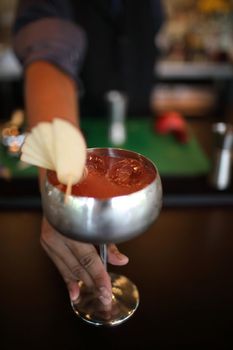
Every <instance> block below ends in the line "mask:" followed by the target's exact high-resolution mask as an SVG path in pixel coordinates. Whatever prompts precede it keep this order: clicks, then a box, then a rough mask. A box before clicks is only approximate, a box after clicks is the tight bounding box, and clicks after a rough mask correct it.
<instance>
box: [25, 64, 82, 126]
mask: <svg viewBox="0 0 233 350" xmlns="http://www.w3.org/2000/svg"><path fill="white" fill-rule="evenodd" d="M25 104H26V113H27V122H28V125H29V127H30V128H31V127H33V126H35V125H36V124H38V123H39V122H41V121H51V120H52V119H53V118H55V117H57V118H64V119H66V120H69V121H70V122H71V123H73V124H76V125H77V124H78V123H79V112H78V95H77V88H76V84H75V82H74V81H73V80H72V79H71V78H70V77H69V76H68V75H67V74H65V73H63V72H62V71H61V70H60V69H59V68H56V67H55V66H54V65H52V64H50V63H47V62H45V61H37V62H34V63H32V64H30V65H29V66H28V67H27V69H26V72H25Z"/></svg>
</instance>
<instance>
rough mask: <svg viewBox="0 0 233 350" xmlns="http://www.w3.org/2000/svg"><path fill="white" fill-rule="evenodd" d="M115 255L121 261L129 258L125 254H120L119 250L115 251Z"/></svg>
mask: <svg viewBox="0 0 233 350" xmlns="http://www.w3.org/2000/svg"><path fill="white" fill-rule="evenodd" d="M116 257H117V259H119V260H121V261H123V260H126V261H128V260H129V258H128V257H127V256H126V255H124V254H121V253H120V252H117V253H116Z"/></svg>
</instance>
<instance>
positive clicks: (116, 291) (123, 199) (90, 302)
mask: <svg viewBox="0 0 233 350" xmlns="http://www.w3.org/2000/svg"><path fill="white" fill-rule="evenodd" d="M87 152H94V153H95V154H96V155H98V156H110V157H118V158H124V159H125V158H131V159H136V160H139V161H140V162H142V163H143V164H144V165H145V166H146V167H147V168H150V170H152V171H153V172H154V177H153V179H152V182H151V183H149V184H148V185H146V186H145V187H144V188H142V189H141V190H139V191H136V192H133V193H131V194H127V195H123V196H116V197H112V198H108V199H98V198H92V197H83V196H82V197H81V196H74V195H70V196H69V198H68V201H66V203H64V196H65V194H64V192H62V191H61V190H59V189H58V188H57V187H55V186H54V185H52V184H51V183H50V182H49V181H48V179H46V181H45V185H44V188H43V189H42V205H43V209H44V213H45V216H46V217H47V219H48V221H49V223H50V224H51V225H52V226H53V227H54V228H55V229H56V230H57V231H59V232H60V233H61V234H63V235H65V236H66V237H68V238H71V239H74V240H77V241H82V242H87V243H92V244H98V245H99V246H100V255H101V257H102V259H103V260H104V261H103V262H104V264H105V265H106V260H107V256H106V255H107V254H106V245H107V244H108V243H119V242H124V241H127V240H130V239H132V238H134V237H136V236H137V235H139V234H142V233H143V232H145V230H146V229H147V228H148V227H149V226H150V225H151V224H152V223H153V222H154V221H155V220H156V218H157V217H158V215H159V213H160V210H161V206H162V186H161V180H160V176H159V173H158V170H157V169H156V167H155V165H154V164H153V163H152V162H151V161H150V160H149V159H147V158H145V157H144V156H142V155H140V154H138V153H136V152H133V151H129V150H123V149H117V148H92V149H88V150H87ZM110 276H111V279H112V286H113V302H112V308H111V309H109V308H108V310H106V309H104V308H103V305H101V303H100V301H99V300H98V298H97V297H94V294H95V293H94V291H90V290H87V288H85V285H83V284H82V282H80V287H81V288H80V297H79V299H78V302H77V303H76V304H75V305H72V306H73V308H74V311H75V312H76V313H77V314H78V315H79V316H80V317H81V318H83V319H84V320H85V321H87V322H89V323H93V324H95V325H109V326H113V325H117V324H120V323H122V322H123V321H125V320H126V319H128V318H129V317H130V316H131V315H132V314H133V312H134V311H135V310H136V308H137V306H138V303H139V295H138V290H137V288H136V286H135V285H134V284H133V283H132V282H131V281H130V280H129V279H128V278H126V277H124V276H119V275H116V274H111V273H110Z"/></svg>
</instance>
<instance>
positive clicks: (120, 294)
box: [71, 273, 139, 326]
mask: <svg viewBox="0 0 233 350" xmlns="http://www.w3.org/2000/svg"><path fill="white" fill-rule="evenodd" d="M110 277H111V281H112V303H111V304H110V305H108V306H105V305H103V304H102V303H101V301H100V300H99V299H98V295H97V293H94V292H93V290H90V289H89V288H87V287H86V286H85V285H84V284H82V283H80V295H79V298H78V300H77V302H75V303H72V304H71V305H72V307H73V310H74V312H75V313H76V314H77V315H78V316H79V317H81V318H82V319H83V320H84V321H86V322H88V323H91V324H93V325H95V326H117V325H120V324H121V323H123V322H125V321H126V320H127V319H128V318H130V317H131V316H132V315H133V313H134V312H135V310H136V309H137V307H138V305H139V293H138V289H137V287H136V286H135V285H134V284H133V283H132V282H131V281H130V280H129V279H128V278H127V277H125V276H121V275H117V274H114V273H110Z"/></svg>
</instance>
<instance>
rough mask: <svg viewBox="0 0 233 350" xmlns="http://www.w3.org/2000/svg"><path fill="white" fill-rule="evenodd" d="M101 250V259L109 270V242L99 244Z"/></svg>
mask: <svg viewBox="0 0 233 350" xmlns="http://www.w3.org/2000/svg"><path fill="white" fill-rule="evenodd" d="M99 250H100V257H101V260H102V262H103V264H104V267H105V269H106V271H107V262H108V247H107V244H100V245H99Z"/></svg>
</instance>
